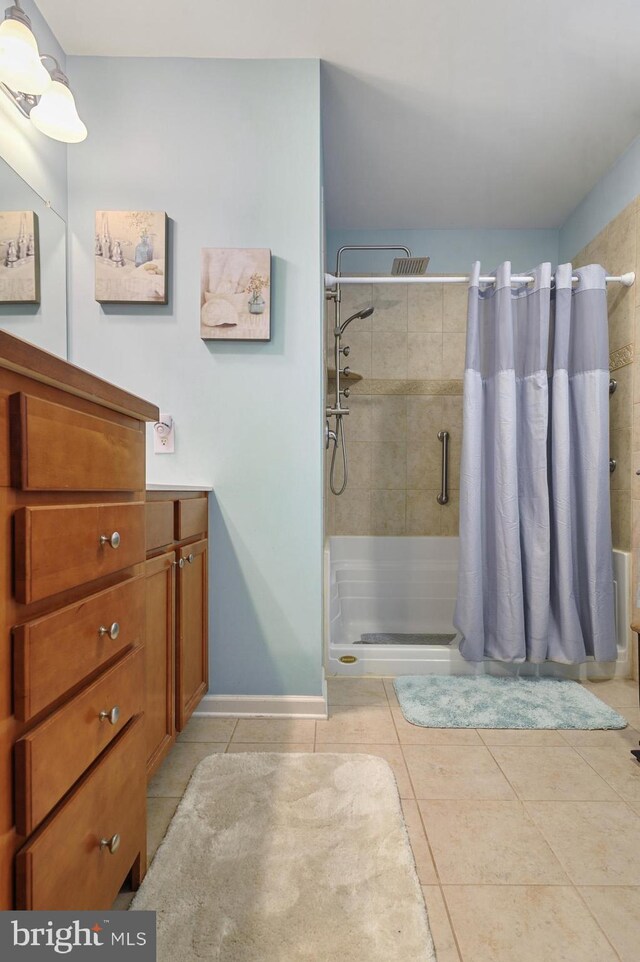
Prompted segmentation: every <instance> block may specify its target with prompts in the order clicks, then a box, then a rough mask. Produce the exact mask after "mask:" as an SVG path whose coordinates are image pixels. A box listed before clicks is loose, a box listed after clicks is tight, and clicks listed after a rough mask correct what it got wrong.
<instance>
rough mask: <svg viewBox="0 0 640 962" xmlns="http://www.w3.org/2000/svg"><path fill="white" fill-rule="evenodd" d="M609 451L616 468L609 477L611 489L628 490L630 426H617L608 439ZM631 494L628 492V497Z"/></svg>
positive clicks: (629, 480) (629, 479) (629, 477)
mask: <svg viewBox="0 0 640 962" xmlns="http://www.w3.org/2000/svg"><path fill="white" fill-rule="evenodd" d="M609 453H610V455H611V457H612V458H615V461H616V469H615V471H614V472H613V474H612V475H611V477H610V484H611V490H612V491H621V490H625V491H629V488H630V486H631V427H630V426H627V427H624V428H622V427H621V428H618V430H617V431H614V433H613V434H612V436H611V437H610V439H609ZM630 496H631V495H630V494H629V497H630Z"/></svg>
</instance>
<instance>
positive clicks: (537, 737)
mask: <svg viewBox="0 0 640 962" xmlns="http://www.w3.org/2000/svg"><path fill="white" fill-rule="evenodd" d="M478 735H480V738H481V739H482V741H483V742H484V743H485V745H513V746H514V747H522V748H534V747H540V748H543V747H550V746H551V747H552V746H554V745H555V746H556V747H560V748H562V747H563V746H564V745H565V744H566V743H565V742H564V741H563V738H562V735H561V734H560V733H559V732H557V731H550V730H547V729H541V728H479V729H478Z"/></svg>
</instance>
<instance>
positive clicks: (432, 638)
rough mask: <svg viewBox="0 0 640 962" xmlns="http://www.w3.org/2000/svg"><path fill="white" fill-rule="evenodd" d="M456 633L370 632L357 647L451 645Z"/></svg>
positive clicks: (361, 639)
mask: <svg viewBox="0 0 640 962" xmlns="http://www.w3.org/2000/svg"><path fill="white" fill-rule="evenodd" d="M455 637H456V635H455V632H454V634H452V635H449V634H418V633H409V634H403V633H402V632H399V631H382V632H368V633H365V634H363V635H360V640H359V641H356V642H354V644H356V645H450V644H451V643H452V642H453V641H454V640H455Z"/></svg>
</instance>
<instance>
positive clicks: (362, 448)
mask: <svg viewBox="0 0 640 962" xmlns="http://www.w3.org/2000/svg"><path fill="white" fill-rule="evenodd" d="M347 460H348V469H349V482H350V483H351V484H353V486H354V488H368V487H370V485H371V443H370V442H369V441H353V440H349V439H347Z"/></svg>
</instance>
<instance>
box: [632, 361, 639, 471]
mask: <svg viewBox="0 0 640 962" xmlns="http://www.w3.org/2000/svg"><path fill="white" fill-rule="evenodd" d="M638 375H639V377H638V380H639V381H640V371H638ZM633 450H634V451H640V402H637V401H636V403H635V404H634V405H633ZM638 467H639V468H640V464H639V465H638Z"/></svg>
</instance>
